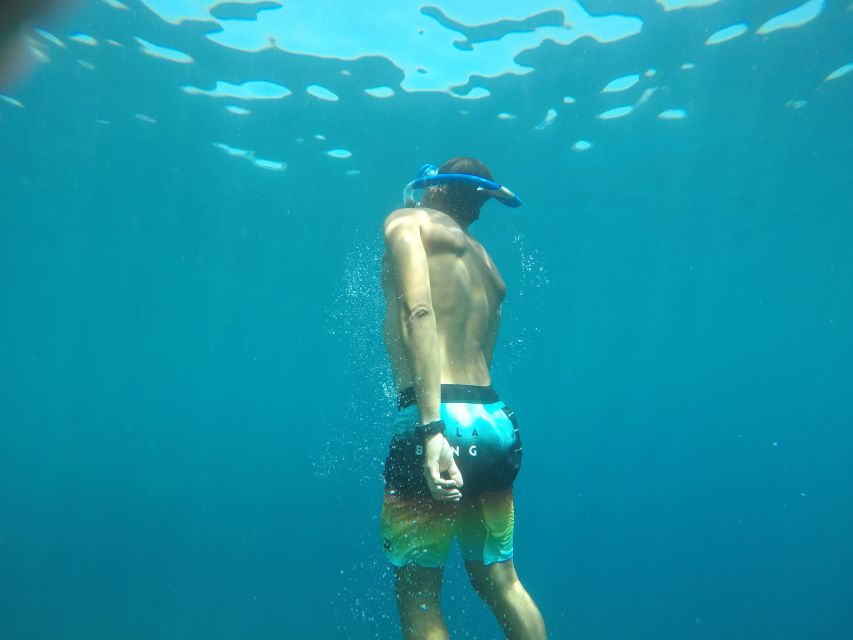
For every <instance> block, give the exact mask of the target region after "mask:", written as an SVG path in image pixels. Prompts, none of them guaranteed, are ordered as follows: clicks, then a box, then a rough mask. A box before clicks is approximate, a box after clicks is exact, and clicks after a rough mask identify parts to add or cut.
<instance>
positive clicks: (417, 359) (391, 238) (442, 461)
mask: <svg viewBox="0 0 853 640" xmlns="http://www.w3.org/2000/svg"><path fill="white" fill-rule="evenodd" d="M417 215H418V214H416V213H412V212H409V211H400V212H396V213H394V214H391V215H390V216H389V217H388V219H387V220H386V222H385V247H386V249H387V251H388V257H389V258H390V261H391V265H392V270H393V274H394V286H395V290H396V294H397V308H398V310H399V314H400V337H401V340H402V342H403V348H404V351H405V353H406V361H407V363H408V365H409V370H410V372H411V374H412V385H413V386H414V389H415V399H416V401H417V403H418V412H419V413H420V418H421V424H427V423H430V422H435V421H436V420H439V419H440V418H441V360H440V356H439V350H438V329H437V327H436V322H435V312H434V311H433V308H432V293H431V291H430V282H429V262H428V261H427V255H426V249H425V248H424V244H423V240H422V239H421V227H420V221H419V220H418V218H417ZM442 474H446V476H447V478H443V477H442ZM424 476H425V477H426V481H427V487H428V488H429V491H430V493H431V494H432V496H433V498H435V499H436V500H441V501H444V502H457V501H459V500H460V499H461V498H462V493H461V492H460V491H459V489H460V488H461V487H462V474H461V473H460V472H459V467H457V466H456V461H455V460H454V459H453V451H452V449H451V448H450V444H449V443H448V442H447V439H446V438H445V437H444V435H442V434H440V433H438V434H434V435H431V436H429V437H428V438H427V439H426V441H425V442H424Z"/></svg>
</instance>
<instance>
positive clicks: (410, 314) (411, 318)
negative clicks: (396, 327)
mask: <svg viewBox="0 0 853 640" xmlns="http://www.w3.org/2000/svg"><path fill="white" fill-rule="evenodd" d="M433 315H435V313H434V311H433V310H432V305H430V304H426V303H421V304H416V305H414V306H412V307H410V308H409V309H407V310H406V318H405V320H406V323H408V324H413V323H418V322H423V321H424V320H427V319H429V318H430V317H432V316H433Z"/></svg>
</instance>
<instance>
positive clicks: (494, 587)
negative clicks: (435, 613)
mask: <svg viewBox="0 0 853 640" xmlns="http://www.w3.org/2000/svg"><path fill="white" fill-rule="evenodd" d="M465 568H466V569H467V570H468V576H469V577H470V578H471V584H472V585H473V586H474V590H475V591H476V592H477V593H478V594H479V595H480V597H481V598H483V600H484V601H485V602H486V604H487V605H489V608H490V609H491V610H492V613H494V614H495V617H496V618H497V619H498V623H499V624H500V625H501V628H502V629H503V631H504V633H505V634H506V637H507V638H508V640H545V639H546V638H547V634H546V633H545V621H544V620H542V614H541V613H539V608H538V607H537V606H536V603H535V602H533V599H532V598H531V597H530V595H529V594H528V593H527V591H525V590H524V587H523V586H522V584H521V582H520V581H519V579H518V576H517V575H516V573H515V565H513V563H512V560H506V561H504V562H494V563H492V564H488V565H484V564H483V563H482V562H474V561H468V562H466V563H465Z"/></svg>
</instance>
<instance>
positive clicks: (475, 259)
mask: <svg viewBox="0 0 853 640" xmlns="http://www.w3.org/2000/svg"><path fill="white" fill-rule="evenodd" d="M385 242H386V249H387V251H386V254H385V256H384V258H383V265H382V286H383V290H384V293H385V299H386V315H385V343H386V347H387V350H388V355H389V358H390V360H391V364H392V368H393V373H394V378H395V382H396V385H397V389H398V390H403V389H412V390H414V394H415V397H416V401H417V408H415V407H411V409H412V410H413V411H415V410H416V411H417V415H416V417H417V418H418V420H419V421H420V423H421V424H427V423H429V422H431V421H434V420H438V418H439V416H440V414H442V413H443V412H442V407H443V406H444V405H442V404H441V403H442V394H443V391H444V390H445V389H446V388H447V387H448V385H457V386H464V387H465V388H468V387H471V388H489V389H490V388H491V387H490V386H489V385H490V384H491V376H490V373H489V366H490V364H491V360H492V352H493V349H494V346H495V340H496V337H497V333H498V327H499V324H500V311H501V302H502V301H503V298H504V293H505V290H506V287H505V285H504V282H503V280H502V279H501V277H500V275H499V273H498V270H497V268H496V266H495V264H494V263H493V262H492V260H491V258H490V257H489V255H488V253H487V252H486V250H485V248H484V247H483V246H482V245H481V244H480V243H479V242H478V241H477V240H475V239H474V238H473V237H472V236H471V235H470V234H469V233H468V232H467V229H463V228H462V227H461V226H460V224H458V223H457V221H456V220H454V219H453V218H452V217H451V216H449V215H447V214H445V213H444V212H442V211H438V210H435V209H429V208H409V209H399V210H397V211H395V212H394V213H392V214H391V215H390V216H388V218H387V219H386V222H385ZM516 431H517V429H516ZM474 433H475V434H476V429H475V430H474ZM519 449H520V447H519ZM458 450H459V447H458V446H457V447H456V451H457V453H458ZM452 451H453V447H451V446H450V445H449V443H448V441H447V440H446V439H445V438H444V437H443V436H437V437H436V438H434V439H433V440H432V441H430V442H428V443H425V456H424V458H425V460H424V463H423V464H424V473H425V476H426V477H427V482H428V485H429V489H430V492H431V493H432V496H429V495H426V497H425V498H423V500H425V501H426V502H421V503H420V506H419V507H415V509H414V514H415V520H418V519H422V520H424V521H428V520H429V519H430V517H431V516H433V515H434V514H436V513H437V514H438V516H437V517H439V518H440V517H445V516H446V514H449V513H455V512H454V511H453V510H456V511H458V510H459V509H460V508H461V507H460V506H459V504H458V502H459V501H460V499H461V497H462V495H464V494H462V493H460V492H461V491H464V489H461V486H462V485H463V484H464V478H462V477H461V474H460V472H459V470H458V468H457V467H456V464H455V462H454V459H453V458H454V454H453V452H452ZM431 454H432V455H431ZM431 457H432V458H433V460H430V458H431ZM431 465H432V467H433V468H432V470H431V469H430V467H431ZM454 479H455V480H454ZM433 480H434V481H435V482H436V486H435V487H433V486H432V484H431V482H432V481H433ZM454 482H456V485H458V486H454V484H453V483H454ZM441 483H446V484H444V485H442V484H441ZM390 493H391V495H390V496H389V495H388V490H387V489H386V503H385V506H384V507H383V523H384V521H385V520H386V519H387V518H386V516H387V517H393V514H394V511H393V508H394V505H395V504H396V503H394V502H393V500H394V499H395V498H397V496H395V495H394V493H395V491H394V490H393V489H392V490H391V492H390ZM506 495H507V494H506V493H497V492H495V493H483V494H481V495H480V496H475V497H471V498H468V499H467V500H468V503H469V504H471V503H472V502H475V501H477V500H480V504H483V505H488V504H489V503H488V502H487V500H490V499H491V497H490V496H497V497H498V500H499V501H500V504H501V505H502V506H505V505H508V511H507V513H508V518H509V520H510V523H509V527H510V528H509V534H508V535H509V536H510V549H511V527H512V522H511V520H512V513H513V511H512V496H511V492H509V498H508V500H509V502H507V498H506ZM462 502H463V503H464V502H465V500H462ZM412 513H413V512H412V508H411V507H408V510H407V511H405V517H410V516H411V514H412ZM480 518H482V516H480ZM448 521H449V520H448ZM505 521H506V517H504V518H503V520H502V522H505ZM487 525H488V523H487ZM476 526H479V527H482V522H479V523H476ZM412 535H414V536H417V535H418V534H417V532H414V533H413V534H412ZM425 535H426V534H425ZM503 535H504V537H506V534H503ZM419 542H420V543H422V544H423V540H420V541H419ZM385 544H386V551H390V549H389V547H390V546H391V545H393V544H394V541H392V540H391V538H388V537H386V543H385ZM460 544H462V540H461V539H460ZM392 562H394V560H392ZM403 562H406V561H400V562H395V564H396V565H397V567H396V570H395V574H396V581H395V587H396V592H397V602H398V608H399V611H400V620H401V625H402V627H403V636H404V638H406V639H415V638H417V639H421V638H428V639H444V638H447V637H448V632H447V628H446V626H445V623H444V620H443V616H442V614H441V608H440V594H441V582H442V577H443V568H442V566H422V565H423V564H427V565H429V564H435V563H430V562H426V563H423V562H421V563H419V562H418V561H417V560H413V561H410V562H406V563H405V564H402V563H403ZM401 564H402V566H400V565H401ZM465 566H466V569H467V571H468V575H469V576H470V579H471V583H472V585H473V587H474V589H475V590H476V592H477V593H478V594H479V595H480V596H481V597H482V598H483V600H484V601H485V602H486V604H488V606H489V607H490V608H491V610H492V611H493V613H494V614H495V616H496V618H497V620H498V622H499V623H500V625H501V627H502V628H503V630H504V633H505V634H506V635H507V637H508V638H510V639H512V640H527V639H535V640H541V639H544V638H545V637H546V634H545V626H544V623H543V621H542V617H541V615H540V613H539V610H538V608H537V607H536V605H535V603H534V602H533V600H532V599H531V598H530V596H529V595H528V594H527V592H526V591H525V589H524V587H523V586H522V585H521V583H520V581H519V579H518V576H517V575H516V572H515V566H514V564H513V560H512V558H511V552H510V557H507V558H504V557H499V558H497V560H496V561H495V560H494V559H492V560H491V561H489V562H484V561H483V559H482V558H479V557H471V558H468V557H466V562H465Z"/></svg>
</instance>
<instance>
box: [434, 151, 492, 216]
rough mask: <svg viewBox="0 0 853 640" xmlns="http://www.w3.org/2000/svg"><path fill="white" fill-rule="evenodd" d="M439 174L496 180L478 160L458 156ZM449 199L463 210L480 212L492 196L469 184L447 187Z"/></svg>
mask: <svg viewBox="0 0 853 640" xmlns="http://www.w3.org/2000/svg"><path fill="white" fill-rule="evenodd" d="M438 173H440V174H441V173H465V174H467V175H469V176H478V177H480V178H486V179H487V180H494V178H493V177H492V172H491V171H489V168H488V167H487V166H486V165H485V164H484V163H483V162H481V161H480V160H477V158H470V157H468V156H457V157H455V158H451V159H450V160H448V161H447V162H445V163H444V164H443V165H441V166H440V167H439V168H438ZM445 189H446V191H445V193H446V195H447V199H448V200H449V201H454V203H455V204H456V206H460V205H461V207H462V209H466V210H473V211H479V210H480V207H482V206H483V203H484V202H485V201H486V200H488V199H489V197H490V196H488V195H486V194H484V193H482V192H481V191H477V187H475V186H473V185H467V184H454V185H447V186H446V187H445Z"/></svg>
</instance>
